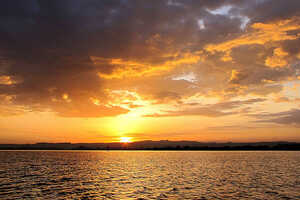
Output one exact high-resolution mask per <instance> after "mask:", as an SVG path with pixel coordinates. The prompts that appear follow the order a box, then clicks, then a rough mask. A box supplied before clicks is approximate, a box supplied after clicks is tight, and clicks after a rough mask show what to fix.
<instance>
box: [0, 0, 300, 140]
mask: <svg viewBox="0 0 300 200" xmlns="http://www.w3.org/2000/svg"><path fill="white" fill-rule="evenodd" d="M299 8H300V1H299V0H252V1H249V0H223V1H222V0H201V1H199V0H153V1H149V0H84V1H82V0H40V1H39V0H26V1H24V0H11V1H5V2H2V3H1V6H0V44H1V46H0V143H35V142H117V141H120V140H124V138H127V139H126V140H128V138H129V140H130V141H140V140H195V141H203V142H213V141H214V142H225V141H231V142H256V141H297V142H300V108H299V106H300V9H299ZM121 138H123V139H121Z"/></svg>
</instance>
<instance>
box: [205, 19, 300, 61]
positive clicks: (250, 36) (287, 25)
mask: <svg viewBox="0 0 300 200" xmlns="http://www.w3.org/2000/svg"><path fill="white" fill-rule="evenodd" d="M251 28H252V29H251V30H250V31H249V32H248V33H246V34H244V35H242V36H240V37H238V38H236V39H233V40H229V41H225V42H222V43H220V44H209V45H206V46H205V50H206V51H208V52H210V53H212V54H214V53H216V52H223V53H224V57H223V59H222V60H223V61H231V60H232V58H231V56H230V53H231V50H232V49H233V48H236V47H239V46H242V45H255V44H258V45H264V44H266V43H270V42H278V41H284V40H295V39H297V38H300V34H299V33H298V34H290V33H289V32H290V31H295V30H299V29H300V22H299V19H298V18H293V19H287V20H281V21H278V22H275V23H268V24H264V23H255V24H253V25H252V26H251ZM277 51H278V53H281V52H279V50H277ZM275 53H276V52H275ZM281 62H282V61H281ZM281 62H280V63H278V62H277V61H275V63H271V65H274V64H276V65H278V64H279V65H283V63H281Z"/></svg>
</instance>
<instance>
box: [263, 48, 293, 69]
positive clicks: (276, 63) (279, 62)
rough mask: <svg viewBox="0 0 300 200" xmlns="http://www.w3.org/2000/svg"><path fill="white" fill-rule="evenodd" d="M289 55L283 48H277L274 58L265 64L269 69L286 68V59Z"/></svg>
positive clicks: (269, 58) (270, 58)
mask: <svg viewBox="0 0 300 200" xmlns="http://www.w3.org/2000/svg"><path fill="white" fill-rule="evenodd" d="M288 55H289V54H288V53H287V52H285V51H284V50H283V49H281V48H276V49H274V51H273V56H272V57H268V58H267V59H266V62H265V64H266V65H267V66H269V67H285V66H287V64H288V62H287V61H286V60H285V59H284V58H285V57H286V56H288Z"/></svg>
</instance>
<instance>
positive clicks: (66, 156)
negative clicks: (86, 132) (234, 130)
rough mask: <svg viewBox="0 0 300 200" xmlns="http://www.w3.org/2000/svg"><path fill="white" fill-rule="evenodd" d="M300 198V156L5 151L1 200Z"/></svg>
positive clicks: (284, 153) (1, 153)
mask: <svg viewBox="0 0 300 200" xmlns="http://www.w3.org/2000/svg"><path fill="white" fill-rule="evenodd" d="M18 198H19V199H139V200H142V199H203V200H204V199H300V152H296V151H295V152H289V151H274V152H267V151H252V152H249V151H232V152H229V151H218V152H214V151H173V152H172V151H0V199H18Z"/></svg>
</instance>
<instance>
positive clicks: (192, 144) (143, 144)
mask: <svg viewBox="0 0 300 200" xmlns="http://www.w3.org/2000/svg"><path fill="white" fill-rule="evenodd" d="M0 150H215V151H221V150H223V151H224V150H230V151H231V150H300V143H297V142H285V141H279V142H254V143H232V142H226V143H214V142H211V143H203V142H197V141H169V140H160V141H151V140H146V141H139V142H132V143H119V142H114V143H36V144H0Z"/></svg>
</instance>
